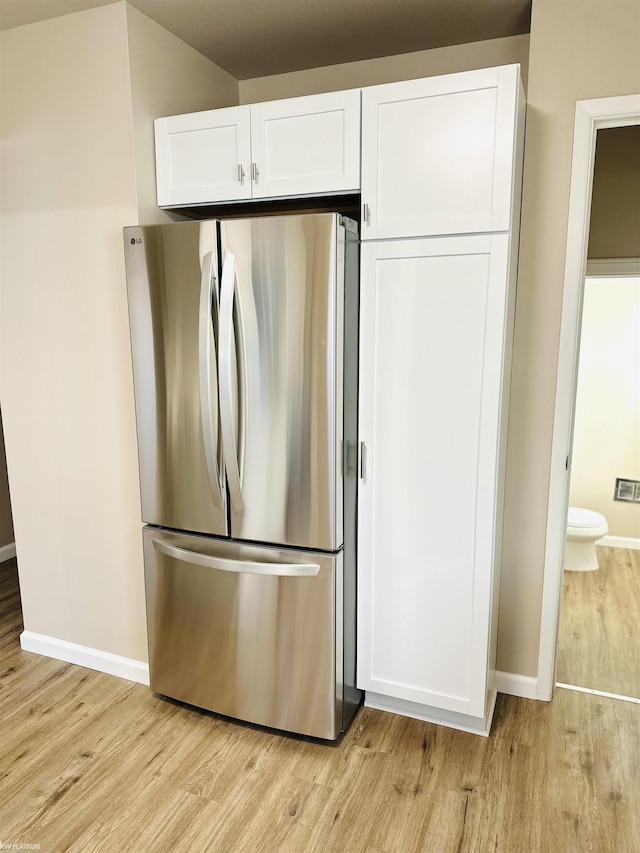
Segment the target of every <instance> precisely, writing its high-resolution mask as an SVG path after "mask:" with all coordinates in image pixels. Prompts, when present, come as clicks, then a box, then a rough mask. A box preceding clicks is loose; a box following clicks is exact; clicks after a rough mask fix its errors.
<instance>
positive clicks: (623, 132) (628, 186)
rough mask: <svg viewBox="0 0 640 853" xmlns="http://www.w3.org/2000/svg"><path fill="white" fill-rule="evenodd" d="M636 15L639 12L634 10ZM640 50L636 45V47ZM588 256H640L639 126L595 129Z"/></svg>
mask: <svg viewBox="0 0 640 853" xmlns="http://www.w3.org/2000/svg"><path fill="white" fill-rule="evenodd" d="M638 14H639V15H640V12H639V13H638ZM638 49H639V50H640V46H639V48H638ZM589 257H590V258H640V126H638V125H634V126H632V127H612V128H605V129H603V130H599V131H598V134H597V137H596V163H595V169H594V172H593V198H592V200H591V224H590V228H589Z"/></svg>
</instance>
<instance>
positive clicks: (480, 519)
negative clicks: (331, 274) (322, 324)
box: [358, 234, 510, 728]
mask: <svg viewBox="0 0 640 853" xmlns="http://www.w3.org/2000/svg"><path fill="white" fill-rule="evenodd" d="M509 246H510V240H509V237H508V236H507V235H505V234H500V235H493V236H473V237H452V238H444V239H419V240H393V241H388V242H379V243H367V244H365V245H364V246H363V247H362V289H361V297H360V298H361V306H360V317H361V327H360V346H361V353H362V355H361V372H360V439H361V441H362V442H363V443H364V445H365V447H366V450H365V460H364V465H365V471H364V472H363V473H364V475H365V476H364V479H363V480H362V481H361V485H360V493H359V523H358V540H359V546H358V562H359V597H360V608H359V626H358V640H359V642H358V673H359V675H358V686H359V687H360V688H364V689H365V690H366V691H367V701H368V704H373V705H376V706H377V707H387V705H385V704H384V702H382V696H386V697H395V698H396V699H401V700H404V701H406V702H409V703H414V704H415V703H419V704H420V705H421V706H422V712H421V713H422V714H425V715H426V716H429V713H428V711H427V707H425V706H431V717H433V716H434V713H435V712H434V709H439V711H441V710H446V711H452V712H454V713H455V714H457V715H462V716H460V718H459V719H457V718H456V717H453V720H454V722H458V723H460V722H463V723H464V722H466V723H467V724H468V726H469V727H470V728H472V727H473V725H472V724H471V722H470V721H468V720H466V719H465V718H467V717H475V718H481V719H482V718H484V715H485V705H486V702H487V689H488V683H487V680H488V677H489V673H488V667H487V662H488V656H489V645H490V636H489V634H490V625H491V619H490V614H491V607H492V594H493V577H494V571H495V565H494V564H495V562H496V559H497V556H498V555H497V543H496V541H495V536H494V532H495V527H496V525H495V519H496V514H497V511H498V506H499V501H500V490H499V476H498V468H499V462H500V459H499V449H500V448H499V430H500V420H501V417H500V415H501V411H502V389H503V365H504V361H503V352H504V347H505V335H506V331H507V309H508V305H507V269H508V255H509ZM372 694H381V695H378V696H375V695H372ZM381 702H382V704H381ZM410 709H411V707H410V706H406V707H405V708H404V710H405V711H407V710H410ZM393 710H398V708H397V707H394V708H393ZM414 711H415V709H414ZM418 715H420V714H418ZM438 715H439V714H438Z"/></svg>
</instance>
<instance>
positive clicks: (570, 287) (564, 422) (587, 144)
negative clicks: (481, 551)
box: [536, 94, 640, 701]
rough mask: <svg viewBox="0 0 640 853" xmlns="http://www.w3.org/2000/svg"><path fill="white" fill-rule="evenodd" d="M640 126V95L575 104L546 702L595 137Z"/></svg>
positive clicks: (549, 541)
mask: <svg viewBox="0 0 640 853" xmlns="http://www.w3.org/2000/svg"><path fill="white" fill-rule="evenodd" d="M637 124H640V94H637V95H625V96H621V97H615V98H597V99H594V100H588V101H577V102H576V112H575V124H574V137H573V161H572V168H571V190H570V196H569V219H568V226H567V248H566V256H565V271H564V290H563V297H562V318H561V326H560V347H559V352H558V373H557V379H556V396H555V414H554V422H553V439H552V447H551V467H550V473H549V503H548V510H547V536H546V546H545V558H544V575H543V587H542V615H541V625H540V646H539V652H538V678H537V688H536V698H538V699H543V700H546V701H548V700H550V699H551V697H552V695H553V688H554V685H555V669H556V648H557V642H558V625H559V619H560V603H561V596H562V578H563V574H562V566H563V560H564V544H565V531H566V524H567V510H568V504H569V475H570V472H571V449H572V441H573V422H574V415H575V402H576V385H577V379H578V356H579V348H580V328H581V322H582V302H583V296H584V281H585V277H586V272H587V246H588V240H589V224H590V219H591V195H592V189H593V167H594V163H595V148H596V134H597V131H598V130H601V129H603V128H610V127H628V126H629V125H637Z"/></svg>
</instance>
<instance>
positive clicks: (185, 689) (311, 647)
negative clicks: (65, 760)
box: [143, 527, 355, 739]
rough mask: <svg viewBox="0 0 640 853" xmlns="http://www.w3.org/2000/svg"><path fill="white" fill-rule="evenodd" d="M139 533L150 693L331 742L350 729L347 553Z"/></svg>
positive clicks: (148, 530) (154, 531)
mask: <svg viewBox="0 0 640 853" xmlns="http://www.w3.org/2000/svg"><path fill="white" fill-rule="evenodd" d="M143 535H144V558H145V580H146V599H147V620H148V638H149V665H150V675H151V688H152V689H153V690H155V691H156V692H157V693H162V694H164V695H166V696H170V697H172V698H174V699H179V700H181V701H183V702H188V703H189V704H191V705H196V706H198V707H201V708H207V709H209V710H211V711H215V712H217V713H220V714H225V715H227V716H230V717H236V718H238V719H241V720H247V721H249V722H252V723H259V724H261V725H265V726H272V727H274V728H278V729H283V730H285V731H291V732H297V733H300V734H305V735H311V736H314V737H319V738H327V739H335V738H336V737H337V736H338V734H339V733H340V730H341V729H342V728H343V725H344V721H343V692H344V686H343V672H342V669H343V666H342V660H343V626H342V606H343V605H342V571H343V557H342V552H340V553H338V554H337V555H335V556H333V555H326V554H319V553H317V552H300V551H288V550H284V549H280V550H277V549H272V548H269V549H266V548H258V547H254V546H245V545H240V544H238V543H231V542H224V541H220V540H215V539H212V538H208V537H204V536H191V535H185V534H181V533H172V532H169V531H166V530H158V529H156V528H152V527H146V528H145V529H144V531H143ZM349 702H350V698H349V699H348V701H347V705H349ZM353 710H355V707H354V708H352V709H351V711H350V715H351V714H352V712H353Z"/></svg>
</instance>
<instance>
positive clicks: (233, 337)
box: [124, 213, 361, 739]
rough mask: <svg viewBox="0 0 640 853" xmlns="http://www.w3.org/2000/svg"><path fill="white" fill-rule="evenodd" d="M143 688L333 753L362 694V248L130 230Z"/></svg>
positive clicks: (327, 227) (326, 218)
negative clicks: (317, 742) (358, 622)
mask: <svg viewBox="0 0 640 853" xmlns="http://www.w3.org/2000/svg"><path fill="white" fill-rule="evenodd" d="M124 242H125V260H126V270H127V288H128V297H129V316H130V325H131V343H132V353H133V372H134V387H135V401H136V419H137V432H138V449H139V459H140V486H141V497H142V518H143V521H144V522H145V524H146V526H145V527H144V529H143V541H144V561H145V587H146V603H147V626H148V644H149V668H150V678H151V687H152V689H153V690H155V691H156V692H158V693H161V694H164V695H166V696H169V697H173V698H174V699H179V700H181V701H183V702H186V703H189V704H192V705H196V706H199V707H201V708H206V709H209V710H212V711H215V712H217V713H220V714H224V715H227V716H230V717H235V718H238V719H242V720H247V721H250V722H253V723H259V724H262V725H265V726H271V727H275V728H278V729H282V730H286V731H291V732H297V733H301V734H305V735H311V736H315V737H319V738H326V739H335V738H336V737H338V735H339V734H340V732H341V731H342V730H344V729H345V728H346V726H347V725H348V723H349V721H350V719H351V717H352V716H353V714H354V713H355V710H356V709H357V706H358V704H359V702H360V698H361V694H360V692H359V691H358V690H356V688H355V618H356V601H355V585H356V577H355V572H356V555H355V547H356V544H355V543H356V493H357V471H356V462H355V460H356V458H357V453H356V441H357V335H358V332H357V328H358V326H357V315H358V234H357V227H356V225H355V223H354V222H352V221H351V220H349V219H346V218H344V217H342V216H340V215H339V214H335V213H320V214H311V213H309V214H302V215H300V214H292V215H286V216H282V215H278V216H268V217H261V218H246V219H228V220H221V221H216V220H203V221H198V222H179V223H171V224H167V225H156V226H147V227H131V228H125V230H124Z"/></svg>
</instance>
